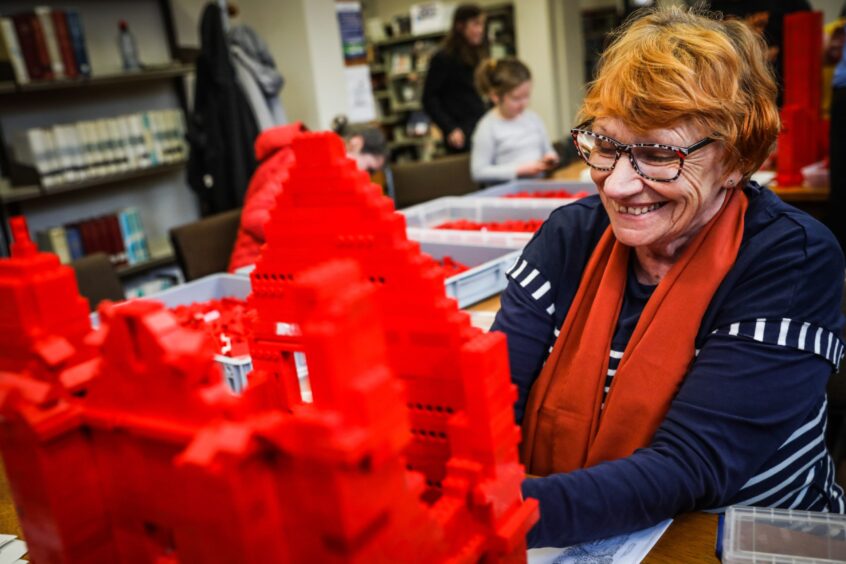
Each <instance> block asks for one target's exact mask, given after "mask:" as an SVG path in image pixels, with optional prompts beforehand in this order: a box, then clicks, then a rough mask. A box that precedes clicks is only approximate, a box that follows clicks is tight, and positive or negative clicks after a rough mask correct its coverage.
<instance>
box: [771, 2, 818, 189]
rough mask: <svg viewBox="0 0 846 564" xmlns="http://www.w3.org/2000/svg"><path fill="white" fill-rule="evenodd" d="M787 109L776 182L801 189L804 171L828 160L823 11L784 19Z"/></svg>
mask: <svg viewBox="0 0 846 564" xmlns="http://www.w3.org/2000/svg"><path fill="white" fill-rule="evenodd" d="M783 44H784V107H783V108H782V109H781V121H782V131H781V133H780V134H779V136H778V162H777V165H776V167H777V171H776V182H777V183H778V185H779V186H785V187H790V186H801V185H802V182H803V178H802V168H803V167H805V166H807V165H809V164H812V163H815V162H817V161H820V160H822V159H823V158H825V157H826V155H827V151H826V149H825V147H826V141H825V140H826V139H827V138H828V128H827V127H826V126H824V125H823V118H822V93H821V92H822V52H823V31H822V12H797V13H795V14H789V15H787V16H785V18H784V41H783Z"/></svg>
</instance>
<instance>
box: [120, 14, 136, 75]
mask: <svg viewBox="0 0 846 564" xmlns="http://www.w3.org/2000/svg"><path fill="white" fill-rule="evenodd" d="M118 29H119V30H120V31H119V32H118V48H119V49H120V58H121V59H122V60H123V70H125V71H137V70H141V62H140V61H139V60H138V47H137V46H136V44H135V37H134V36H133V35H132V32H131V31H129V25H127V23H126V20H120V21H119V22H118Z"/></svg>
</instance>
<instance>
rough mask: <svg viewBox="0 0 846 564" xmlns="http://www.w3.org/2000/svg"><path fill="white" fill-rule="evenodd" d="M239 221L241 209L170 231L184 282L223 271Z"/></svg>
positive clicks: (227, 264) (224, 270) (227, 262)
mask: <svg viewBox="0 0 846 564" xmlns="http://www.w3.org/2000/svg"><path fill="white" fill-rule="evenodd" d="M240 222H241V208H238V209H235V210H231V211H228V212H223V213H219V214H216V215H212V216H209V217H206V218H203V219H201V220H199V221H195V222H194V223H189V224H187V225H181V226H179V227H174V228H173V229H171V230H170V241H171V243H172V244H173V250H174V252H175V253H176V262H177V263H178V264H179V268H181V269H182V274H183V275H184V276H185V281H186V282H188V281H190V280H195V279H197V278H202V277H203V276H207V275H209V274H214V273H215V272H226V269H227V267H228V266H229V255H231V254H232V248H233V247H234V246H235V238H236V237H237V236H238V225H239V224H240Z"/></svg>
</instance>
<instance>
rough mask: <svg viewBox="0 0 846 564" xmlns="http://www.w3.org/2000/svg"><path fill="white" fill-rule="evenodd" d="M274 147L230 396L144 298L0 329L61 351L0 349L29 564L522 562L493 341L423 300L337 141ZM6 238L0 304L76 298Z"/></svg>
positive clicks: (520, 507)
mask: <svg viewBox="0 0 846 564" xmlns="http://www.w3.org/2000/svg"><path fill="white" fill-rule="evenodd" d="M294 151H295V153H296V166H295V167H294V168H293V169H292V170H291V176H290V179H289V182H288V184H286V187H285V190H284V191H283V193H282V195H281V196H280V198H279V201H278V204H277V207H276V209H275V210H274V212H273V214H272V216H271V220H270V223H269V224H268V225H267V229H266V230H267V234H268V243H267V245H266V247H265V250H264V254H263V256H262V258H261V260H260V261H259V263H258V265H257V268H256V270H255V271H254V273H253V275H252V281H253V292H254V293H253V295H252V296H251V297H250V299H249V300H248V304H249V307H251V308H253V311H252V312H250V314H249V315H248V316H247V320H246V321H247V323H246V325H245V327H246V335H247V339H248V341H249V346H250V352H251V355H252V357H253V362H254V367H255V368H254V371H253V373H252V374H251V376H250V383H249V386H248V387H247V389H246V390H245V392H244V393H243V395H241V396H236V395H232V394H230V393H229V392H228V391H227V390H226V388H225V386H224V384H223V382H222V380H221V377H220V373H219V370H218V369H217V367H216V366H215V364H214V361H213V357H214V354H215V352H216V350H217V348H218V346H217V344H216V343H215V342H214V339H212V338H211V337H210V336H209V335H208V334H207V333H205V332H203V331H197V330H194V329H192V328H190V327H184V326H182V325H180V324H179V323H178V322H177V319H176V318H175V317H174V315H173V314H172V313H171V312H168V311H167V310H165V309H164V308H163V306H161V305H160V304H156V303H153V302H148V301H136V302H132V303H129V304H126V305H122V306H120V307H114V306H111V305H109V304H106V305H104V306H102V307H101V308H100V312H99V313H100V316H101V321H102V325H101V329H100V330H99V331H96V332H92V331H91V330H90V328H89V327H88V325H87V323H88V322H87V308H86V309H85V311H86V315H84V316H83V317H81V318H80V317H79V314H78V312H79V311H81V310H79V308H78V307H77V308H76V309H74V312H76V313H74V314H73V315H70V313H71V312H70V310H71V309H72V308H70V307H65V308H64V309H65V311H64V312H63V313H62V315H63V316H64V317H62V318H61V319H62V321H61V322H60V323H58V324H55V323H53V321H52V320H53V319H54V318H53V317H51V316H50V315H46V314H45V315H41V316H34V317H31V316H30V315H31V314H28V313H25V312H22V311H21V310H20V309H18V310H15V311H16V312H17V313H16V314H15V315H12V316H5V317H3V318H2V324H0V339H5V338H6V337H7V336H10V335H14V334H17V333H27V334H30V335H37V336H38V338H37V339H36V338H34V337H33V338H31V339H30V341H31V343H55V342H63V343H65V344H63V345H62V346H57V345H49V346H47V345H42V344H37V345H36V346H30V347H29V348H24V347H21V348H19V349H18V350H15V351H7V350H4V351H3V354H2V359H0V363H2V364H0V370H2V371H3V372H2V373H0V415H2V423H0V450H2V453H3V457H4V462H5V464H6V468H7V471H8V473H9V478H10V483H11V487H12V493H13V496H14V499H15V502H16V505H17V506H18V508H19V513H20V515H21V522H22V525H23V529H24V533H25V536H26V539H27V541H28V542H29V543H30V554H31V555H32V558H33V560H34V561H37V562H70V561H73V562H115V561H119V562H153V561H155V562H197V561H202V562H231V561H241V560H258V561H274V562H276V561H301V560H308V561H320V562H374V561H377V562H378V561H386V562H388V561H390V562H393V561H416V560H424V561H427V562H446V561H463V562H474V561H485V562H498V561H514V562H519V561H524V560H525V557H526V546H525V534H526V532H527V531H528V529H529V527H531V525H532V524H533V523H534V522H535V520H536V519H537V504H536V502H535V501H534V500H527V501H525V502H524V501H522V500H521V499H520V482H521V480H522V478H523V468H522V466H521V465H520V464H519V462H518V457H517V443H518V441H519V429H518V428H517V426H516V425H515V423H514V420H513V412H512V404H513V401H514V398H515V390H514V388H513V386H512V385H511V383H510V381H509V377H508V363H507V356H506V348H505V338H504V336H503V335H501V334H496V333H491V334H484V333H482V332H481V331H480V330H478V329H475V328H473V327H472V326H471V325H470V323H469V317H468V315H467V314H466V313H463V312H460V311H459V310H458V308H457V306H456V303H455V301H454V300H452V299H449V298H447V297H446V296H445V290H444V275H443V270H442V268H441V267H440V266H439V265H438V264H436V263H435V262H434V260H432V259H431V258H429V257H425V256H424V255H422V254H421V253H420V250H419V245H418V244H416V243H413V242H410V241H408V240H407V239H406V236H405V225H404V220H403V218H402V216H400V215H398V214H396V213H394V211H393V206H392V203H391V202H390V200H388V199H387V198H384V197H383V196H382V195H381V193H380V191H379V189H378V187H376V186H375V185H372V184H370V182H369V179H368V178H367V176H366V174H364V173H361V172H359V171H357V170H356V169H355V165H354V164H353V162H352V161H349V160H347V159H346V158H345V156H344V146H343V142H342V141H341V140H340V138H338V137H337V136H335V135H334V134H305V135H303V136H302V137H301V138H299V139H298V140H297V141H296V142H295V143H294ZM15 238H16V246H15V250H14V251H13V252H14V256H13V258H12V259H11V260H9V261H0V310H2V311H3V312H6V311H8V310H9V308H10V307H11V306H12V300H21V301H22V302H21V303H25V304H27V305H28V307H31V308H33V311H36V312H41V311H42V310H43V309H44V308H45V307H48V306H49V305H50V304H53V303H54V302H51V300H53V299H55V298H54V297H55V296H56V295H61V296H62V300H63V303H65V304H78V303H80V299H81V298H79V296H78V293H77V291H76V288H75V284H74V282H73V278H72V274H71V277H70V278H68V277H67V276H66V275H65V274H63V273H64V272H68V271H69V270H68V269H67V267H63V266H61V265H59V263H58V260H56V259H55V257H52V256H50V255H45V254H43V253H36V252H35V251H34V248H32V246H31V243H27V242H28V237H27V236H26V233H25V227H21V226H18V228H16V231H15ZM62 269H65V270H62ZM54 280H63V282H62V284H64V286H61V287H60V284H58V283H56V282H50V281H54ZM48 282H49V283H50V284H52V285H51V286H50V288H51V289H52V291H51V292H50V293H47V292H45V291H43V289H42V287H41V286H39V284H48ZM48 285H49V284H48ZM45 287H46V286H45ZM81 303H82V305H83V306H84V305H85V304H84V300H83V301H82V302H81ZM52 315H58V313H53V314H52ZM45 350H46V351H47V352H46V353H45V352H44V351H45ZM295 352H296V353H301V354H305V357H306V361H307V363H308V369H309V370H308V372H309V376H308V377H309V384H310V386H311V389H312V391H313V398H314V399H313V402H311V403H307V402H304V401H303V398H302V395H301V390H300V384H299V380H298V378H297V374H296V369H295V366H294V362H293V355H294V353H295Z"/></svg>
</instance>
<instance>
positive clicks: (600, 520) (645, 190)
mask: <svg viewBox="0 0 846 564" xmlns="http://www.w3.org/2000/svg"><path fill="white" fill-rule="evenodd" d="M775 94H776V88H775V84H774V82H773V79H772V76H771V74H770V72H769V70H768V68H767V66H766V61H765V46H764V44H763V42H762V40H761V39H760V38H759V37H758V36H757V35H755V34H754V32H753V31H751V30H749V29H748V28H747V27H746V26H745V25H744V24H743V23H741V22H735V21H720V20H718V19H712V18H711V17H709V16H708V15H707V14H698V13H696V12H693V11H687V10H682V9H679V8H672V9H661V10H657V11H652V12H648V13H646V14H645V15H644V16H643V17H641V18H639V19H636V20H634V21H631V22H630V23H629V24H628V25H627V26H626V27H625V28H624V29H623V30H622V31H621V32H619V33H618V35H617V36H616V38H615V39H614V41H613V43H612V44H611V45H610V47H609V48H608V49H607V50H606V52H605V54H604V55H603V57H602V61H601V64H600V71H599V74H598V78H597V79H596V81H595V82H593V83H592V84H591V85H590V87H589V89H588V93H587V96H586V99H585V102H584V106H583V108H582V114H583V117H584V118H585V121H584V123H583V124H582V125H580V126H579V127H577V128H575V129H573V130H572V134H573V138H574V140H575V142H576V146H577V147H578V149H579V152H580V154H581V156H582V158H583V159H584V160H585V162H586V163H587V164H588V165H589V166H590V167H591V176H592V178H593V181H594V182H595V183H596V185H597V188H598V192H599V195H598V196H596V197H591V198H586V199H584V200H580V201H579V202H577V203H573V204H571V205H568V206H564V207H562V208H559V209H558V210H556V211H555V212H553V214H552V215H551V216H550V218H549V220H548V221H547V222H546V223H545V224H544V225H543V227H542V228H541V229H540V230H539V231H538V233H537V234H536V235H535V237H534V239H532V241H531V242H530V243H529V244H528V245H527V246H526V248H525V250H524V251H523V254H522V257H521V258H520V260H519V261H518V262H517V264H515V266H514V267H513V268H512V269H511V270H510V272H509V278H510V280H509V285H508V288H507V289H506V291H505V293H504V294H503V296H502V309H501V311H500V312H499V314H498V315H497V319H496V323H495V326H494V329H498V330H500V331H503V332H505V333H506V334H507V336H508V347H509V354H510V361H511V370H512V377H513V380H514V382H515V383H516V384H517V386H518V389H519V399H518V402H517V405H516V415H517V418H518V420H519V421H520V422H521V423H522V425H523V457H524V462H525V464H526V467H527V472H528V473H529V474H531V475H535V476H541V477H540V478H529V479H527V480H526V481H525V482H524V484H523V494H524V495H525V496H526V497H533V498H536V499H538V500H539V501H540V509H541V519H540V522H539V523H538V525H536V526H535V528H534V529H533V530H532V532H531V533H530V536H529V542H530V545H531V546H562V545H566V544H571V543H574V542H580V541H585V540H590V539H594V538H598V537H605V536H610V535H614V534H618V533H622V532H627V531H633V530H636V529H640V528H644V527H647V526H650V525H653V524H655V523H658V522H660V521H661V520H664V519H667V518H669V517H673V516H675V515H677V514H678V513H681V512H685V511H692V510H697V509H718V508H722V507H725V506H727V505H732V504H746V505H758V506H767V507H784V508H788V507H789V508H796V509H810V510H816V511H832V512H840V513H842V512H844V497H843V491H842V490H841V489H840V487H838V486H837V484H835V483H834V468H833V464H832V461H831V458H830V457H829V454H828V452H827V450H826V446H825V442H824V440H823V439H824V437H823V435H824V431H825V423H826V395H825V385H826V381H827V380H828V378H829V376H830V375H831V374H832V371H833V370H835V368H836V366H837V364H838V362H839V360H840V357H841V353H842V351H843V343H842V342H841V341H840V339H839V337H838V336H839V335H840V332H841V330H842V327H843V326H842V321H841V315H840V312H839V305H840V297H841V292H842V286H843V274H844V261H843V255H842V253H841V251H840V249H839V247H838V246H837V243H836V241H835V240H834V238H833V237H832V235H831V234H830V233H829V232H828V231H827V230H826V229H825V228H824V227H823V226H822V225H821V224H820V223H818V222H817V221H815V220H814V219H812V218H811V217H809V216H807V215H805V214H804V213H802V212H800V211H798V210H796V209H794V208H792V207H790V206H788V205H786V204H784V203H783V202H781V201H780V200H779V199H778V197H776V196H775V195H774V194H773V193H772V192H770V191H769V190H767V189H765V188H761V187H760V186H758V185H757V184H755V183H754V182H750V181H749V178H750V176H751V175H752V173H753V172H754V171H755V170H756V169H757V168H758V167H759V166H760V164H761V162H763V160H764V158H765V157H766V155H767V153H768V151H769V150H770V148H771V146H772V144H773V142H774V140H775V138H776V135H777V132H778V129H779V120H778V113H777V110H776V106H775Z"/></svg>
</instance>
